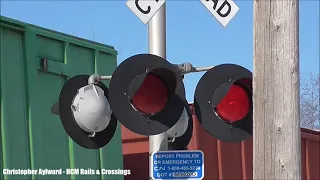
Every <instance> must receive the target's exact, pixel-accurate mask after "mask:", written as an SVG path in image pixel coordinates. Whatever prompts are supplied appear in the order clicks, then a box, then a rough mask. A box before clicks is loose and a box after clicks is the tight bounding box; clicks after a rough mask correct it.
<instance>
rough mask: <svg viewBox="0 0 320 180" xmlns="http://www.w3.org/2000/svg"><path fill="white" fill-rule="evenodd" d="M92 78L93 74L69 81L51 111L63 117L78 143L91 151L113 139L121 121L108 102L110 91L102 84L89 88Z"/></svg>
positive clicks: (79, 76)
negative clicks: (118, 121)
mask: <svg viewBox="0 0 320 180" xmlns="http://www.w3.org/2000/svg"><path fill="white" fill-rule="evenodd" d="M88 79H89V75H77V76H74V77H72V78H71V79H69V80H68V81H67V82H66V83H65V84H64V85H63V88H62V89H61V92H60V96H59V102H57V103H55V104H54V105H53V107H52V109H51V111H52V113H53V114H59V115H60V119H61V122H62V125H63V127H64V129H65V131H66V132H67V133H68V135H69V136H70V137H71V139H72V140H73V141H74V142H76V143H77V144H78V145H80V146H82V147H84V148H87V149H99V148H101V147H103V146H105V145H106V144H107V143H108V142H109V141H110V140H111V139H112V137H113V135H114V133H115V131H116V128H117V120H116V118H115V117H114V116H113V114H112V111H111V109H110V105H109V102H108V88H107V87H106V86H105V85H104V84H103V83H102V82H99V83H98V84H94V85H93V84H90V85H88ZM58 109H59V110H58Z"/></svg>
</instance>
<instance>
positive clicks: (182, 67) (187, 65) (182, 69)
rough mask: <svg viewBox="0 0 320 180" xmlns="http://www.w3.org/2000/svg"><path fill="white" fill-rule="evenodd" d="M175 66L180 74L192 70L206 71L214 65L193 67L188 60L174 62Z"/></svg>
mask: <svg viewBox="0 0 320 180" xmlns="http://www.w3.org/2000/svg"><path fill="white" fill-rule="evenodd" d="M175 66H176V67H177V68H178V70H179V72H180V74H181V75H184V74H188V73H192V72H201V71H208V70H210V69H211V68H213V67H214V66H205V67H194V66H193V65H192V64H191V63H189V62H185V63H183V64H175Z"/></svg>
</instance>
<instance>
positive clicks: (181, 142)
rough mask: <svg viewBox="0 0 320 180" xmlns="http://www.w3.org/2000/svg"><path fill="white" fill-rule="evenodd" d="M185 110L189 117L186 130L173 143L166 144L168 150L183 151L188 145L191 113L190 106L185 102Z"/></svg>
mask: <svg viewBox="0 0 320 180" xmlns="http://www.w3.org/2000/svg"><path fill="white" fill-rule="evenodd" d="M186 109H187V113H188V115H189V119H188V128H187V130H186V132H185V133H184V134H183V135H182V136H180V137H177V138H175V140H174V142H169V143H168V149H169V150H184V149H185V148H187V147H188V145H189V143H190V140H191V137H192V133H193V118H192V112H191V109H190V106H189V104H188V103H187V102H186Z"/></svg>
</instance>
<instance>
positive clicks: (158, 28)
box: [148, 3, 168, 177]
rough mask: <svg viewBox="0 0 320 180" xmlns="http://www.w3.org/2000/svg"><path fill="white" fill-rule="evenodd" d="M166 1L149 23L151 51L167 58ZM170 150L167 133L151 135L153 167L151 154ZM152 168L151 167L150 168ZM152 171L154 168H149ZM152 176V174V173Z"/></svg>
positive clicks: (150, 151)
mask: <svg viewBox="0 0 320 180" xmlns="http://www.w3.org/2000/svg"><path fill="white" fill-rule="evenodd" d="M165 5H166V4H165V3H164V4H163V5H162V6H161V8H160V9H159V10H158V12H157V13H156V14H155V15H154V16H153V17H152V19H151V20H150V21H149V23H148V30H149V32H148V34H149V53H150V54H154V55H157V56H160V57H162V58H166V7H165ZM165 150H168V137H167V133H166V132H164V133H162V134H158V135H154V136H149V155H150V156H149V159H150V162H149V163H150V166H149V167H151V163H152V162H151V154H152V153H153V152H157V151H165ZM149 169H150V168H149ZM149 171H150V173H151V172H152V170H151V169H150V170H149ZM150 177H151V174H150Z"/></svg>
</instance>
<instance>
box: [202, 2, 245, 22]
mask: <svg viewBox="0 0 320 180" xmlns="http://www.w3.org/2000/svg"><path fill="white" fill-rule="evenodd" d="M200 1H201V2H202V4H203V5H204V6H205V7H206V8H207V9H208V10H209V11H210V13H211V14H212V15H213V16H214V17H215V18H216V19H217V20H218V21H219V22H220V23H221V25H222V26H223V27H226V26H227V25H228V23H229V22H230V20H231V19H232V18H233V17H234V16H235V15H236V13H237V12H238V11H239V7H238V6H237V5H236V3H234V2H233V1H232V0H200Z"/></svg>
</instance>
